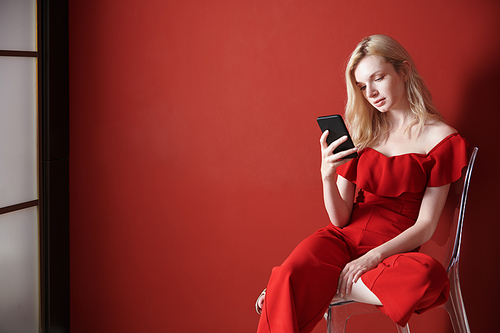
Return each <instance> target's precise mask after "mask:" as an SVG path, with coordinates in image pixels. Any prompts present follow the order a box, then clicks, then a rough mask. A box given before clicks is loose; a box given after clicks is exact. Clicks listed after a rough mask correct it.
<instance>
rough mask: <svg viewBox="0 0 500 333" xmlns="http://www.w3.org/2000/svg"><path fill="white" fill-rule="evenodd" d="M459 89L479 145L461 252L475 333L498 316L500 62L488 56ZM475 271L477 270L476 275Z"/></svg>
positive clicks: (468, 128) (471, 137)
mask: <svg viewBox="0 0 500 333" xmlns="http://www.w3.org/2000/svg"><path fill="white" fill-rule="evenodd" d="M481 63H482V64H487V65H486V66H484V68H482V69H479V70H476V71H475V72H474V73H473V74H472V75H471V79H470V80H468V82H467V83H466V84H465V85H464V86H465V89H464V90H463V91H460V92H457V94H459V96H458V98H459V99H461V100H463V103H462V105H463V107H462V109H461V110H458V111H459V112H460V113H459V114H460V115H461V117H460V119H459V122H458V123H457V124H456V126H457V129H458V130H459V131H460V133H461V134H462V135H463V136H464V137H465V138H466V139H467V140H468V141H469V144H470V145H471V146H477V147H479V153H478V158H477V161H476V166H475V168H474V172H473V175H472V179H471V189H470V194H469V200H468V206H467V213H466V220H465V224H464V236H463V237H464V238H463V245H462V257H461V262H460V263H461V266H460V271H461V275H460V277H461V285H462V293H463V296H464V302H465V307H466V311H467V315H468V317H469V324H470V327H471V330H472V331H473V332H487V331H489V329H491V326H488V322H487V321H484V318H494V317H495V315H496V313H495V312H496V309H497V308H498V305H497V302H498V299H499V297H500V288H499V287H498V283H497V281H499V280H500V267H499V265H497V260H496V259H494V260H493V262H492V258H494V256H492V255H491V254H492V253H494V252H493V251H494V249H495V248H494V246H495V244H496V243H497V242H498V235H499V234H500V223H498V220H499V219H500V217H499V213H498V209H497V205H499V203H498V194H497V189H498V188H500V173H499V170H498V166H499V165H500V154H499V152H498V148H499V146H500V135H499V133H500V106H499V103H498V100H499V98H498V97H499V93H498V89H497V87H496V83H495V81H496V78H498V77H500V67H499V66H498V65H497V66H496V67H494V68H491V67H490V65H491V64H496V61H485V62H483V61H482V62H481ZM472 272H477V274H474V273H472Z"/></svg>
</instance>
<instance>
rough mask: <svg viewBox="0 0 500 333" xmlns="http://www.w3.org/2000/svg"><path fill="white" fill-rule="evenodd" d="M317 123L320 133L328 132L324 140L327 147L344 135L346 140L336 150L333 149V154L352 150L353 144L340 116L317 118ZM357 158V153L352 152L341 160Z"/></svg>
mask: <svg viewBox="0 0 500 333" xmlns="http://www.w3.org/2000/svg"><path fill="white" fill-rule="evenodd" d="M317 122H318V125H319V127H320V128H321V131H322V132H325V131H326V130H328V131H329V133H328V137H327V138H326V143H327V144H328V145H330V144H331V143H332V142H333V141H335V140H337V139H339V138H341V137H343V136H344V135H346V136H347V140H346V141H344V142H343V143H341V144H340V145H339V146H338V147H337V148H335V150H334V151H333V153H334V154H336V153H338V152H341V151H344V150H348V149H351V148H354V143H353V142H352V139H351V136H350V135H349V131H347V127H346V126H345V123H344V120H343V119H342V116H340V115H338V114H335V115H331V116H322V117H318V119H317ZM357 156H358V153H357V152H354V153H352V154H350V155H348V156H346V157H343V159H348V158H354V157H357Z"/></svg>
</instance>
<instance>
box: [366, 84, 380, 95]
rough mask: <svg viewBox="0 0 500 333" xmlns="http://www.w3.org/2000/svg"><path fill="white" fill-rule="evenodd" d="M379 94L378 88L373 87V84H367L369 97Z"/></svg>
mask: <svg viewBox="0 0 500 333" xmlns="http://www.w3.org/2000/svg"><path fill="white" fill-rule="evenodd" d="M377 95H378V90H377V89H375V88H374V87H371V86H369V85H368V86H367V87H366V96H368V97H375V96H377Z"/></svg>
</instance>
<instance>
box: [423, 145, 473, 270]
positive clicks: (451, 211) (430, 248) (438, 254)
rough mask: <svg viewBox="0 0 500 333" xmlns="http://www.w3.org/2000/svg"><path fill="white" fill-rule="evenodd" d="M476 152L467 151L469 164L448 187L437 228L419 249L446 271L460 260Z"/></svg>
mask: <svg viewBox="0 0 500 333" xmlns="http://www.w3.org/2000/svg"><path fill="white" fill-rule="evenodd" d="M477 151H478V148H477V147H474V148H471V149H469V163H468V165H467V167H466V168H464V170H463V172H462V177H461V178H460V179H459V180H457V181H456V182H454V183H453V184H451V186H450V191H449V194H448V198H447V201H446V205H445V208H444V210H443V213H442V215H441V218H440V220H439V224H438V227H437V228H436V231H435V233H434V235H433V236H432V238H431V239H430V240H429V241H428V242H427V243H425V244H423V245H422V248H421V252H423V253H427V254H429V255H430V256H431V257H433V258H435V259H437V260H439V261H440V262H441V263H442V264H443V266H444V267H445V268H446V269H447V270H448V271H449V270H450V269H451V267H452V266H453V265H455V264H456V263H457V262H458V260H459V258H460V245H461V243H462V229H463V224H464V218H465V207H466V204H467V195H468V192H469V185H470V179H471V175H472V169H473V168H474V162H475V161H476V156H477Z"/></svg>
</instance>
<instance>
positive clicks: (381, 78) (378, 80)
mask: <svg viewBox="0 0 500 333" xmlns="http://www.w3.org/2000/svg"><path fill="white" fill-rule="evenodd" d="M383 79H384V77H383V76H379V77H377V78H376V79H375V82H380V81H382V80H383Z"/></svg>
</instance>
